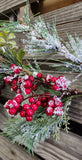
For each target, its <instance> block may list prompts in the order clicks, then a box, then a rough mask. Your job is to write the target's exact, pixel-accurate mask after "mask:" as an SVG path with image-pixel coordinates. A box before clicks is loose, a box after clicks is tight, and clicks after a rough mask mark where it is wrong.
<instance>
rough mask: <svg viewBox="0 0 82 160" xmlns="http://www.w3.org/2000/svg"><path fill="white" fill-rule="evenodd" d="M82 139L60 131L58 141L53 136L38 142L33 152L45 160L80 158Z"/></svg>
mask: <svg viewBox="0 0 82 160" xmlns="http://www.w3.org/2000/svg"><path fill="white" fill-rule="evenodd" d="M81 142H82V139H81V137H80V136H77V135H75V134H73V133H71V132H69V134H67V133H65V132H63V131H61V137H60V140H59V141H56V140H54V139H53V138H51V139H49V140H46V142H43V143H40V145H39V146H38V148H37V150H35V152H36V153H37V154H39V155H40V156H41V157H43V158H44V159H45V160H81V159H82V150H81V148H82V143H81Z"/></svg>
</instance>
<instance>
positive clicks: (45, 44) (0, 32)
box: [0, 8, 82, 153]
mask: <svg viewBox="0 0 82 160" xmlns="http://www.w3.org/2000/svg"><path fill="white" fill-rule="evenodd" d="M27 9H28V8H27ZM27 13H28V12H25V17H24V22H25V25H24V24H23V22H20V21H18V22H7V23H6V22H5V23H4V22H3V21H2V22H1V24H0V26H1V28H0V63H1V68H0V79H1V81H0V85H2V84H3V79H4V76H7V75H10V74H11V70H10V66H11V64H13V63H14V64H16V65H18V66H20V67H22V68H23V69H24V71H25V74H26V73H29V72H30V73H31V74H34V73H35V72H42V71H41V68H40V67H41V65H43V64H45V62H47V61H49V60H53V65H52V66H51V67H54V68H55V71H56V72H57V71H61V72H62V73H64V72H79V74H78V76H77V77H76V80H77V79H78V77H79V76H81V75H82V63H81V62H82V45H81V44H82V40H81V39H80V38H78V37H77V36H75V38H73V37H72V36H68V38H69V42H66V43H65V44H63V43H62V42H61V41H60V37H59V36H58V33H57V30H56V26H55V25H53V27H51V26H50V25H49V24H48V23H47V24H45V22H44V21H43V20H42V19H41V18H39V21H35V24H34V25H33V24H31V23H30V19H29V16H28V14H27ZM11 31H12V32H11ZM15 32H22V33H23V34H24V35H26V38H24V39H22V40H21V41H22V42H23V43H24V44H25V48H24V50H23V49H21V50H19V49H18V50H17V44H16V42H15V34H14V33H15ZM13 40H14V41H13ZM25 51H27V52H28V55H30V56H31V57H32V58H33V60H34V64H35V66H34V65H33V66H32V64H31V63H30V62H29V61H28V60H26V58H25V59H24V56H25ZM56 54H60V55H61V56H62V55H63V56H64V57H65V58H64V59H55V56H54V55H56ZM44 55H45V56H46V57H47V60H46V59H44V61H43V62H42V63H41V65H39V64H38V61H37V57H38V56H44ZM51 56H52V57H51ZM23 59H24V60H26V61H25V62H26V64H24V63H23ZM54 63H57V65H56V64H54ZM72 81H73V80H72ZM43 91H44V92H49V93H50V94H52V95H57V96H61V92H60V91H53V90H52V89H51V88H49V87H44V86H42V85H41V86H40V87H39V90H38V93H39V94H41V93H43ZM80 95H82V94H80ZM76 96H78V95H65V96H64V97H63V98H62V102H63V111H64V114H63V115H62V116H56V115H53V116H47V115H46V114H45V109H44V108H41V107H40V108H39V110H37V112H36V114H35V115H34V119H33V121H32V122H27V121H26V119H24V118H21V117H20V116H19V115H17V117H15V118H13V119H10V120H9V121H8V122H7V123H6V126H5V128H4V130H3V134H4V135H5V136H7V137H8V138H9V139H10V140H11V141H12V142H17V143H19V144H22V145H24V146H25V147H27V148H28V151H29V152H30V151H31V152H32V153H33V149H34V148H36V146H37V145H38V143H39V142H40V141H44V140H45V139H46V138H50V136H51V135H52V136H53V137H55V138H56V139H59V134H60V129H61V127H62V126H64V128H65V130H66V131H68V129H69V127H68V124H69V116H68V109H69V107H68V106H69V103H70V101H71V99H72V98H73V97H76Z"/></svg>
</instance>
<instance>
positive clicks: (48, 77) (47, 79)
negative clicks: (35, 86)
mask: <svg viewBox="0 0 82 160" xmlns="http://www.w3.org/2000/svg"><path fill="white" fill-rule="evenodd" d="M51 79H52V75H51V74H48V75H47V76H46V77H45V80H46V82H51Z"/></svg>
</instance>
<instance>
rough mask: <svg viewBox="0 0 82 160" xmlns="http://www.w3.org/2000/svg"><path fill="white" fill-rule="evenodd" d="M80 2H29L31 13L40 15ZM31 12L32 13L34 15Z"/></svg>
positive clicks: (72, 0) (32, 0) (53, 0)
mask: <svg viewBox="0 0 82 160" xmlns="http://www.w3.org/2000/svg"><path fill="white" fill-rule="evenodd" d="M79 1H81V0H69V1H67V0H51V1H50V0H44V1H37V0H30V4H31V6H32V11H34V12H35V13H36V11H37V10H38V12H40V14H43V13H47V12H51V11H53V10H57V9H59V8H63V7H66V6H69V5H72V4H74V3H77V2H79ZM34 12H33V13H34Z"/></svg>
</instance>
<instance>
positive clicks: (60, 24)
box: [31, 2, 82, 40]
mask: <svg viewBox="0 0 82 160" xmlns="http://www.w3.org/2000/svg"><path fill="white" fill-rule="evenodd" d="M41 18H42V19H43V20H44V21H45V22H46V23H47V22H49V23H50V24H51V27H52V26H53V23H55V19H56V26H57V31H58V34H59V36H60V37H61V38H63V39H64V40H68V38H67V33H68V34H72V35H73V36H74V35H75V33H77V34H78V35H79V36H80V37H82V2H78V3H75V4H73V5H70V6H68V7H64V8H61V9H58V10H54V11H52V12H49V13H46V14H43V15H41ZM36 19H39V16H37V17H35V18H33V19H32V20H31V22H32V23H34V21H35V20H36Z"/></svg>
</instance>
